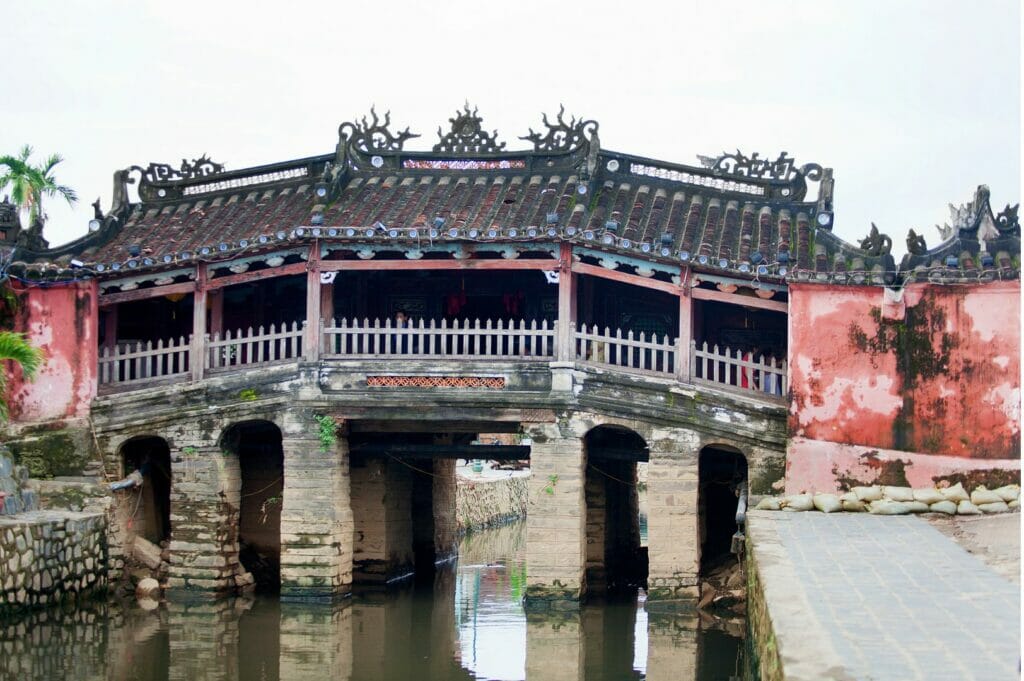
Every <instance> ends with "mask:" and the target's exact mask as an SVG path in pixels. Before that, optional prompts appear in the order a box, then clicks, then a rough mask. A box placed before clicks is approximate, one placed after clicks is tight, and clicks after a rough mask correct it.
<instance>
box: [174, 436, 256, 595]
mask: <svg viewBox="0 0 1024 681" xmlns="http://www.w3.org/2000/svg"><path fill="white" fill-rule="evenodd" d="M171 478H172V482H171V493H170V500H171V527H172V528H174V529H173V534H172V539H171V543H170V547H169V549H170V561H169V562H170V567H169V570H168V577H167V589H168V597H169V598H170V599H171V600H188V599H192V598H203V597H209V596H214V595H216V594H218V593H224V592H229V591H233V590H234V589H235V587H236V586H237V585H236V580H235V576H236V574H238V573H239V572H240V571H241V568H240V566H239V564H238V509H239V501H240V494H241V489H242V477H241V471H240V470H239V466H238V457H237V456H235V455H233V454H229V453H225V452H222V451H220V449H219V448H218V447H217V446H215V445H202V446H199V445H185V446H182V447H180V448H177V449H176V451H174V452H173V453H172V455H171Z"/></svg>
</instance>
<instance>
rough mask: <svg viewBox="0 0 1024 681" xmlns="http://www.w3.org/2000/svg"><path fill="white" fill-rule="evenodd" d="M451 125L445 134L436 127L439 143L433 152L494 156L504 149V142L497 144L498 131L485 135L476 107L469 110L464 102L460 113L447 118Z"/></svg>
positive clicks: (467, 104) (457, 112)
mask: <svg viewBox="0 0 1024 681" xmlns="http://www.w3.org/2000/svg"><path fill="white" fill-rule="evenodd" d="M448 121H449V122H450V123H451V124H452V127H451V130H449V131H448V132H447V133H443V132H442V131H441V126H438V127H437V136H438V137H439V138H440V141H439V142H438V143H437V144H435V145H434V148H433V151H435V152H437V151H441V152H446V153H449V154H495V153H498V152H500V151H503V150H504V149H505V143H504V142H500V143H499V142H498V131H497V130H494V131H492V132H491V133H489V134H488V133H487V132H486V131H485V130H483V127H482V125H481V124H482V123H483V119H482V118H481V117H480V116H478V115H477V109H476V107H473V109H472V110H471V109H470V108H469V102H466V103H465V105H464V106H463V108H462V110H461V111H458V110H457V111H456V112H455V117H454V118H449V119H448Z"/></svg>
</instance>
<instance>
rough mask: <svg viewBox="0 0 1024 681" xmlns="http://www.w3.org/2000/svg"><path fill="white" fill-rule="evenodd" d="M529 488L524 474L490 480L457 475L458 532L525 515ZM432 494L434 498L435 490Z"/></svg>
mask: <svg viewBox="0 0 1024 681" xmlns="http://www.w3.org/2000/svg"><path fill="white" fill-rule="evenodd" d="M454 463H455V462H454V461H452V464H454ZM435 490H436V487H435ZM528 491H529V476H527V475H514V476H510V477H507V478H491V479H471V478H466V477H460V478H459V480H458V495H457V499H456V511H455V517H456V518H457V523H456V529H457V531H458V532H459V533H460V534H461V533H464V532H470V531H472V530H481V529H484V528H486V527H494V526H496V525H501V524H504V523H507V522H510V521H513V520H518V519H520V518H524V517H526V506H527V497H528ZM434 494H435V499H436V498H437V497H436V495H437V492H436V491H435V492H434ZM435 522H436V521H435Z"/></svg>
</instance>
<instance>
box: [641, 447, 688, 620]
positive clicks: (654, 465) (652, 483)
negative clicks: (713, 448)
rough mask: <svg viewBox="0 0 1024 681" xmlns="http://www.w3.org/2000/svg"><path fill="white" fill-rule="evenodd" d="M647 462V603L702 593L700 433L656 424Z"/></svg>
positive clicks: (673, 599)
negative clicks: (698, 581)
mask: <svg viewBox="0 0 1024 681" xmlns="http://www.w3.org/2000/svg"><path fill="white" fill-rule="evenodd" d="M648 446H649V447H650V462H649V463H648V465H647V508H648V516H647V544H648V559H649V563H648V569H647V585H648V591H647V598H648V602H649V603H652V604H656V603H657V602H658V601H662V602H674V601H687V600H692V599H695V598H697V597H698V595H699V593H698V591H699V588H698V586H697V578H698V575H699V572H700V532H699V527H700V522H699V515H698V508H697V504H698V485H699V471H698V456H699V451H700V448H701V441H700V436H699V435H698V434H697V433H694V432H691V431H688V430H684V429H678V428H654V429H653V430H652V431H651V434H650V439H649V441H648Z"/></svg>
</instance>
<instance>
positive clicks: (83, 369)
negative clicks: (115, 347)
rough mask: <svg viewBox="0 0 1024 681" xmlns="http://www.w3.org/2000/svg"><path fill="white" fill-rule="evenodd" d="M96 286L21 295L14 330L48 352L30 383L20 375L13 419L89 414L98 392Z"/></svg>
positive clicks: (33, 290)
mask: <svg viewBox="0 0 1024 681" xmlns="http://www.w3.org/2000/svg"><path fill="white" fill-rule="evenodd" d="M96 293H97V292H96V282H94V281H88V282H77V283H75V284H71V285H68V286H55V287H49V288H30V289H28V290H26V291H24V292H23V293H21V297H22V306H21V309H20V310H19V312H18V315H17V318H16V320H15V330H17V331H24V332H26V333H27V334H28V339H29V341H30V342H31V343H32V344H33V345H36V346H38V347H41V348H42V349H43V351H44V352H45V353H46V357H45V359H44V361H43V364H42V366H41V367H40V369H39V371H38V372H37V373H36V378H35V380H34V381H32V382H31V383H26V382H24V381H23V380H22V378H21V374H20V372H16V373H15V376H14V378H13V380H12V381H11V392H10V397H11V399H10V402H11V418H12V419H13V420H16V421H22V422H35V421H50V420H59V419H65V418H74V417H82V416H87V415H88V414H89V405H90V403H91V401H92V398H93V397H94V396H95V394H96V362H97V352H98V350H97V333H98V328H97V319H98V312H97V308H96V304H97V297H96Z"/></svg>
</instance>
